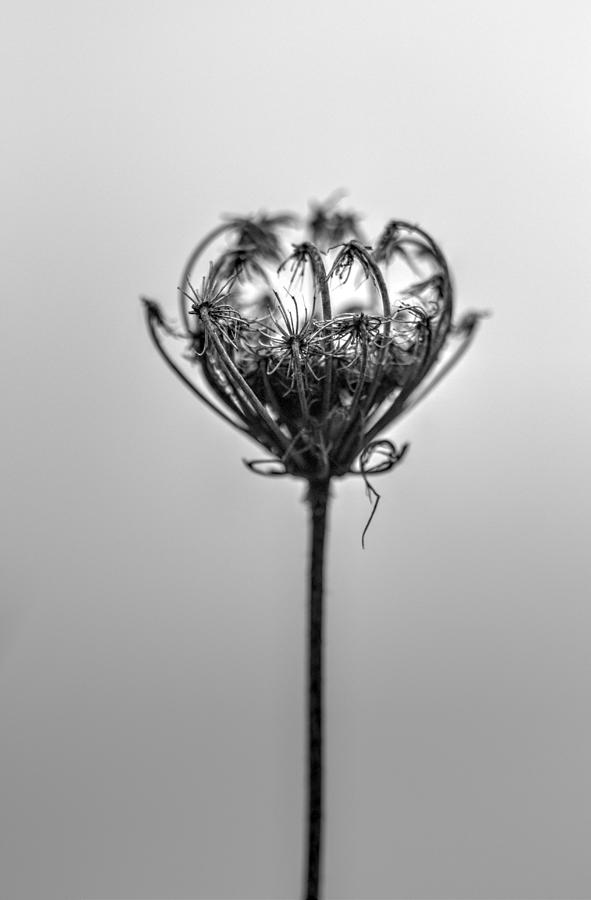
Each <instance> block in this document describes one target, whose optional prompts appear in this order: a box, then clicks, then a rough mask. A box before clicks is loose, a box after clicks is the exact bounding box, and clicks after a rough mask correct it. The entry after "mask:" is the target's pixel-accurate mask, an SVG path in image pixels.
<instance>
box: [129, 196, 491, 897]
mask: <svg viewBox="0 0 591 900" xmlns="http://www.w3.org/2000/svg"><path fill="white" fill-rule="evenodd" d="M297 224H298V220H297V219H296V217H295V216H293V215H291V214H279V215H273V216H269V215H264V214H259V215H256V216H252V217H250V218H229V219H228V220H227V221H225V222H223V223H222V224H221V225H220V226H218V227H217V228H215V229H214V230H213V231H212V232H210V233H209V234H208V235H207V236H206V237H205V238H204V239H203V240H202V241H201V243H200V244H199V245H198V246H197V247H196V248H195V250H194V251H193V253H192V255H191V257H190V258H189V261H188V263H187V265H186V267H185V270H184V272H183V275H182V280H181V285H180V288H179V299H180V313H181V321H182V329H181V330H180V331H179V330H177V329H175V328H173V327H172V326H171V325H170V324H168V322H167V320H166V319H165V317H164V316H163V314H162V312H161V310H160V307H159V306H158V305H157V304H156V303H155V302H154V301H152V300H145V301H144V303H145V311H146V318H147V324H148V328H149V331H150V334H151V336H152V339H153V341H154V343H155V345H156V347H157V348H158V351H159V352H160V353H161V355H162V356H163V358H164V359H165V360H166V362H167V363H168V365H169V366H170V367H171V368H172V369H173V370H174V372H175V373H176V374H177V375H178V376H179V377H180V378H181V380H182V381H183V382H184V383H185V384H186V385H187V387H189V388H190V389H191V390H192V391H193V392H194V393H195V394H196V395H197V397H199V399H200V400H202V401H203V402H204V403H205V404H206V405H207V406H208V407H209V408H210V409H212V410H214V411H215V412H217V413H218V415H219V416H221V418H223V419H224V420H225V421H226V422H228V423H229V424H231V425H232V426H233V427H234V428H235V429H236V430H238V431H240V432H242V433H243V434H245V435H247V436H248V437H250V438H252V439H253V440H254V441H256V442H257V443H258V444H259V445H260V446H261V447H263V448H264V449H265V451H266V452H267V454H268V456H267V457H266V458H264V459H255V460H251V461H248V462H247V463H246V465H247V466H248V467H249V469H251V470H252V471H254V472H257V473H259V474H264V475H269V476H279V475H291V476H293V477H296V478H302V479H304V480H305V481H306V482H307V483H308V490H307V494H306V499H307V502H308V504H309V508H310V526H311V527H310V571H309V619H308V628H309V635H308V794H307V799H308V808H307V829H308V833H307V864H306V876H305V893H304V896H305V897H306V898H307V900H318V897H319V892H320V865H321V838H322V818H323V813H322V759H323V751H322V726H323V714H322V694H323V690H322V678H323V675H322V626H323V576H324V546H325V536H326V523H327V506H328V500H329V488H330V482H331V480H332V479H333V478H339V477H341V476H344V475H348V474H354V475H360V476H361V477H362V478H363V479H364V481H365V484H366V487H367V489H368V493H369V494H370V495H371V496H372V497H373V500H374V503H373V509H372V512H371V515H370V517H369V521H368V523H367V525H369V522H371V519H372V516H373V513H374V512H375V509H376V506H377V502H378V500H379V495H378V494H377V492H376V490H375V488H374V487H373V486H372V485H371V484H370V482H369V480H368V478H369V476H370V475H375V474H379V473H383V472H387V471H389V470H390V469H392V468H393V467H394V466H395V465H397V464H398V463H399V462H400V461H401V460H402V459H403V457H404V455H405V453H406V450H407V447H408V445H407V444H404V445H402V447H400V448H397V447H396V446H395V445H394V444H393V443H392V442H391V441H390V440H388V439H386V438H383V437H380V435H381V434H382V432H383V431H384V430H385V429H386V428H387V427H389V426H390V425H391V424H392V423H393V422H394V421H395V420H396V419H397V418H399V417H400V416H401V415H402V414H403V413H406V412H408V410H409V409H411V408H412V407H413V406H415V405H416V403H417V402H418V401H419V400H421V399H422V398H424V397H425V396H426V394H428V393H429V392H430V390H431V389H432V388H433V387H434V386H435V385H436V384H437V383H438V382H439V381H440V379H441V378H442V377H443V375H444V374H445V373H446V372H447V371H449V369H450V368H451V367H452V365H454V363H455V362H456V361H457V360H458V359H459V358H460V356H461V355H462V354H463V353H464V352H465V350H466V348H467V347H468V345H469V343H470V341H471V340H472V337H473V335H474V332H475V329H476V325H477V324H478V321H479V318H480V314H478V313H474V312H472V313H468V314H467V315H465V316H464V317H463V318H462V319H461V320H460V321H459V322H458V323H457V324H455V325H454V324H453V323H452V314H453V290H452V280H451V276H450V272H449V269H448V265H447V262H446V260H445V257H444V255H443V253H442V252H441V250H440V248H439V247H438V245H437V244H436V243H435V241H434V240H433V239H432V238H431V237H430V236H429V235H428V234H427V232H425V231H423V230H422V229H421V228H419V227H418V226H417V225H413V224H411V223H409V222H404V221H399V220H394V221H391V222H390V223H389V224H388V225H387V226H386V227H385V228H384V230H383V231H382V233H381V235H379V237H378V238H377V240H376V241H375V244H374V245H373V248H372V245H370V244H368V242H367V240H366V238H365V236H364V235H363V233H362V230H361V226H360V224H359V216H358V215H357V214H355V213H353V212H350V211H340V210H339V209H338V208H337V204H336V201H334V200H333V201H329V202H328V203H326V204H322V205H317V206H315V207H313V208H312V211H311V214H310V216H309V218H308V221H307V222H306V223H305V225H304V230H303V234H301V238H300V240H299V241H295V242H294V238H295V237H296V231H295V229H296V227H297ZM289 248H290V249H289ZM205 251H207V253H208V261H209V265H208V268H207V271H205V272H202V273H201V276H200V277H198V274H197V266H198V264H199V263H200V261H201V259H202V257H203V255H204V254H205ZM179 340H180V341H182V342H183V351H184V352H182V353H179V352H178V351H176V352H175V350H174V347H175V344H176V346H178V341H179ZM366 531H367V526H366V528H365V530H364V532H363V536H362V541H363V539H364V537H365V532H366Z"/></svg>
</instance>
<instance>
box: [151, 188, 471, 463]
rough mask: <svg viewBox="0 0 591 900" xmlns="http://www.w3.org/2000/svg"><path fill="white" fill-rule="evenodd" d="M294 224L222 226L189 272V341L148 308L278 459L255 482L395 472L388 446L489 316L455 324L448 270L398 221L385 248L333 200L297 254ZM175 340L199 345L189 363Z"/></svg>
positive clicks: (199, 390)
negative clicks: (398, 422) (393, 430)
mask: <svg viewBox="0 0 591 900" xmlns="http://www.w3.org/2000/svg"><path fill="white" fill-rule="evenodd" d="M295 227H296V219H295V217H294V216H292V215H286V214H280V215H275V216H268V215H262V214H261V215H257V216H253V217H252V218H233V219H229V220H228V221H226V222H224V223H223V224H222V225H220V226H218V227H217V228H216V229H214V231H212V232H211V233H210V234H208V235H207V236H206V237H205V239H204V240H203V241H202V242H201V243H200V244H199V245H198V246H197V247H196V248H195V250H194V252H193V253H192V255H191V257H190V259H189V261H188V263H187V265H186V267H185V270H184V272H183V276H182V283H181V286H180V288H179V297H180V310H181V318H182V323H183V332H182V333H181V334H179V333H178V332H177V331H175V330H173V329H172V328H171V327H170V326H169V325H168V324H167V323H166V320H165V319H164V317H163V315H162V313H161V312H160V309H159V307H158V305H157V304H156V303H154V302H153V301H151V300H146V301H145V304H146V313H147V319H148V325H149V328H150V332H151V335H152V337H153V339H154V341H155V343H156V345H157V347H158V349H159V351H160V352H161V353H162V355H163V356H164V358H165V359H166V361H167V362H168V364H169V365H170V366H171V367H172V368H173V369H174V371H175V372H176V373H177V374H178V375H179V376H180V377H181V379H182V380H183V381H184V382H185V383H186V384H187V385H188V386H189V387H190V388H191V389H192V390H193V391H194V393H195V394H197V396H198V397H200V399H201V400H203V401H204V402H205V403H206V404H207V405H208V406H209V407H210V408H211V409H213V410H215V411H216V412H217V413H218V414H219V415H220V416H222V418H224V419H225V420H226V421H228V422H230V423H231V424H232V425H234V426H235V427H236V428H237V429H238V430H240V431H242V432H245V433H246V434H248V435H250V436H251V437H252V438H254V440H255V441H257V442H258V443H259V444H260V445H262V446H263V447H264V448H265V449H266V450H267V451H268V453H269V454H270V455H271V458H270V460H266V461H263V460H255V461H253V462H250V463H248V465H249V466H250V467H251V468H253V469H255V471H263V472H264V473H265V474H284V473H288V474H291V475H295V476H300V477H303V478H306V479H308V480H323V479H328V478H330V477H333V476H341V475H344V474H346V473H348V472H356V473H361V474H364V475H365V474H366V473H367V472H370V471H374V472H376V471H385V470H386V469H389V468H391V467H392V466H393V465H394V464H395V463H396V462H398V461H399V460H400V459H401V458H402V455H403V453H404V451H405V449H406V446H404V447H403V448H402V449H401V450H400V451H397V450H396V448H395V447H394V445H393V444H392V443H391V442H390V441H386V440H383V439H382V440H379V439H378V436H379V435H380V433H381V432H382V431H383V430H384V429H385V428H386V427H388V426H389V425H390V424H391V423H392V422H393V421H394V420H395V419H396V418H398V417H399V416H400V415H401V414H402V413H404V412H406V411H407V410H408V409H410V408H411V407H412V406H414V405H415V404H416V403H417V402H418V400H420V399H421V398H422V397H424V396H425V394H426V393H428V392H429V391H430V390H431V388H432V387H433V386H434V385H435V384H436V383H437V382H438V381H439V380H440V378H441V377H442V376H443V375H444V374H445V372H447V371H448V370H449V368H450V367H451V366H452V365H453V363H454V362H455V361H457V359H458V358H459V357H460V356H461V354H462V353H463V352H464V351H465V349H466V347H467V346H468V343H469V341H470V340H471V337H472V334H473V332H474V327H475V325H476V324H477V321H478V318H479V316H478V314H476V313H470V314H468V315H467V316H465V317H464V319H463V320H462V322H461V323H460V324H459V325H457V326H455V327H454V326H453V325H452V312H453V292H452V282H451V277H450V273H449V269H448V266H447V262H446V260H445V257H444V256H443V253H442V252H441V250H440V249H439V247H438V246H437V244H436V243H435V241H434V240H433V239H432V238H431V237H430V236H429V235H428V234H427V233H426V232H425V231H423V230H422V229H421V228H419V227H418V226H416V225H412V224H410V223H408V222H404V221H398V220H395V221H391V222H390V223H389V224H388V225H387V226H386V228H385V229H384V230H383V231H382V233H381V234H380V235H379V237H378V238H377V240H376V242H375V244H374V245H373V247H372V246H370V245H369V244H368V243H367V240H366V238H365V236H364V235H363V233H362V231H361V228H360V225H359V218H358V216H357V215H355V214H353V213H350V212H340V211H337V210H336V209H335V207H334V205H333V204H331V203H329V204H326V205H324V206H317V207H315V208H314V209H313V210H312V214H311V216H310V218H309V221H308V222H307V224H306V229H307V231H305V233H304V234H303V235H302V237H303V240H301V241H300V242H296V243H294V242H293V237H294V229H295ZM206 251H207V253H208V259H209V260H212V261H210V262H209V267H208V269H207V271H206V272H205V274H203V275H202V277H201V278H200V279H198V277H197V274H196V273H197V265H198V263H199V262H200V260H201V259H202V257H203V255H204V254H205V252H206ZM173 337H176V338H178V337H181V338H183V339H184V340H185V341H186V352H185V354H184V355H183V358H184V360H185V366H183V362H182V361H181V359H179V358H178V356H175V355H173V352H172V351H171V349H170V346H169V345H170V341H169V340H168V339H169V338H173ZM452 337H453V338H456V339H458V341H459V342H458V341H456V343H455V346H452V341H451V340H450V339H451V338H452ZM444 351H445V355H444ZM187 360H188V361H189V362H191V363H193V364H194V366H195V367H196V368H197V369H198V372H197V377H196V376H195V372H194V371H190V368H191V367H190V366H189V367H187V365H186V362H187ZM187 368H188V369H189V371H188V370H187Z"/></svg>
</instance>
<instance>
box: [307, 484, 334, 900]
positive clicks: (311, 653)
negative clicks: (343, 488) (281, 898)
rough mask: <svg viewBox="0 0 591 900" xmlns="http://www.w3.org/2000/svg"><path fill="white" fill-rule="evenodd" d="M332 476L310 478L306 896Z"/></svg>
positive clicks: (318, 790) (311, 865)
mask: <svg viewBox="0 0 591 900" xmlns="http://www.w3.org/2000/svg"><path fill="white" fill-rule="evenodd" d="M329 490H330V479H329V478H327V479H324V480H322V481H310V483H309V490H308V495H307V498H306V499H307V502H308V503H309V506H310V584H309V609H308V797H307V802H308V807H307V870H306V883H305V893H304V900H320V874H321V863H322V819H323V813H322V725H323V716H322V681H323V679H322V643H323V641H322V630H323V628H322V626H323V586H324V547H325V536H326V523H327V507H328V499H329Z"/></svg>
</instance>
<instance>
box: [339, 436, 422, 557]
mask: <svg viewBox="0 0 591 900" xmlns="http://www.w3.org/2000/svg"><path fill="white" fill-rule="evenodd" d="M409 446H410V445H409V444H403V445H402V447H401V448H400V450H398V449H397V448H396V445H395V444H393V443H392V441H388V440H385V439H382V440H379V441H372V442H371V443H370V444H368V445H367V447H364V449H363V450H362V451H361V454H360V456H359V468H358V469H354V468H351V469H349V474H351V475H361V477H362V478H363V481H364V483H365V490H366V493H367V496H368V498H369V500H370V502H371V503H372V509H371V513H370V514H369V518H368V520H367V522H366V524H365V528H364V529H363V533H362V535H361V546H362V547H363V549H365V535H366V534H367V531H368V529H369V526H370V525H371V523H372V521H373V517H374V516H375V514H376V511H377V508H378V505H379V502H380V500H381V494H378V492H377V491H376V489H375V488H374V486H373V485H372V484H371V483H370V481H369V478H368V477H367V476H368V475H382V474H383V473H384V472H389V471H390V469H393V468H394V466H396V465H398V463H399V462H401V461H402V459H403V458H404V456H405V455H406V452H407V450H408V448H409ZM373 456H377V457H378V459H377V460H376V461H375V462H372V457H373Z"/></svg>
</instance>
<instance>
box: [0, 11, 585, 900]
mask: <svg viewBox="0 0 591 900" xmlns="http://www.w3.org/2000/svg"><path fill="white" fill-rule="evenodd" d="M1 40H2V44H3V49H2V54H1V57H0V59H1V62H0V65H2V67H3V69H4V73H3V74H2V78H1V80H0V83H1V85H2V87H1V90H2V93H3V95H4V103H3V109H4V114H3V115H4V129H3V131H4V137H3V139H2V149H1V153H2V166H1V178H2V197H3V201H2V213H3V214H2V217H1V218H2V224H1V229H2V234H1V242H2V321H3V325H2V354H1V356H0V366H1V369H2V371H1V379H2V380H1V384H2V393H3V395H4V396H3V403H4V405H3V416H4V423H5V426H6V433H5V436H4V438H3V465H2V475H3V486H2V493H3V513H2V515H3V535H2V551H3V552H2V556H3V568H4V573H3V595H2V601H1V606H0V622H1V642H0V716H1V722H2V743H1V750H0V757H1V765H0V783H1V796H2V805H1V811H0V817H1V828H2V841H1V851H0V852H1V854H2V860H1V865H0V872H1V874H0V885H1V890H0V895H1V896H2V898H6V900H62V898H68V900H69V898H73V900H80V898H85V900H90V898H109V900H114V898H134V900H137V898H146V900H147V898H167V900H179V898H200V900H203V898H215V900H221V898H240V900H251V898H253V900H254V898H294V897H295V896H297V895H298V891H299V881H300V868H301V864H300V862H301V843H302V815H303V809H302V786H303V714H304V707H303V684H304V673H303V659H304V624H305V617H304V603H303V588H304V566H305V508H304V506H303V505H302V503H301V500H302V488H301V485H300V484H298V483H295V482H290V481H288V480H277V481H271V480H264V479H261V478H256V477H254V476H252V475H250V474H249V473H248V472H247V471H246V470H245V469H244V467H243V466H242V464H241V462H240V459H241V457H244V456H245V457H252V456H257V455H259V451H258V450H257V449H256V448H255V447H254V446H252V445H250V444H249V443H248V442H247V441H243V440H242V439H241V438H240V437H237V436H235V435H234V433H232V432H231V431H230V430H229V429H228V428H227V427H225V426H224V423H223V422H220V421H218V420H217V419H215V418H214V417H212V416H211V415H209V414H208V411H207V410H206V409H204V408H202V407H200V406H199V404H198V403H197V402H196V401H194V400H193V399H192V398H191V396H190V395H189V394H188V392H187V391H185V390H184V389H183V388H182V386H181V385H180V384H179V383H177V382H176V381H175V379H174V378H173V376H172V375H170V374H169V373H168V372H167V371H166V370H165V368H164V366H163V365H162V363H161V362H160V361H159V360H158V358H157V357H156V354H155V353H154V351H153V349H152V348H151V346H150V345H149V341H148V338H147V336H146V333H145V329H144V324H143V320H142V313H141V309H140V305H139V303H138V296H139V295H140V294H141V293H146V294H149V295H150V296H153V297H157V298H159V299H160V300H161V301H162V302H163V303H164V304H165V305H166V306H167V308H168V309H169V310H170V312H171V314H172V313H173V312H174V309H175V297H176V295H175V291H176V286H177V284H178V280H179V273H180V270H181V268H182V265H183V263H184V261H185V258H186V256H187V254H188V253H189V251H190V250H191V248H192V246H193V244H194V243H195V242H196V241H197V240H198V239H199V237H200V236H201V235H202V234H203V233H204V232H205V231H206V230H207V229H208V228H209V227H211V226H212V225H213V224H215V223H217V221H218V220H219V214H220V213H223V212H230V213H236V214H245V213H249V212H256V211H257V210H259V209H268V210H277V209H284V208H293V209H295V210H298V211H304V210H305V208H306V204H307V202H308V201H309V200H312V199H323V198H324V197H326V196H327V195H328V194H329V193H330V192H331V191H332V190H334V189H335V188H339V187H345V188H347V189H348V191H349V196H350V203H351V204H352V205H354V206H356V207H358V208H359V209H361V210H362V211H364V212H365V213H366V214H367V217H366V220H365V222H366V225H367V227H368V229H369V231H370V233H372V234H375V233H377V231H378V230H379V228H380V226H381V225H382V224H383V222H384V221H385V219H387V218H388V217H391V216H397V217H401V218H410V219H411V220H413V221H417V222H420V223H421V224H422V225H423V226H424V227H426V228H427V229H428V230H430V231H431V232H432V233H433V234H434V236H435V237H436V238H437V239H438V240H439V241H440V242H441V244H442V246H443V248H444V250H445V252H446V253H447V254H448V256H449V259H450V261H451V264H452V267H453V270H454V273H455V277H456V283H457V286H458V305H459V309H460V310H462V309H467V308H470V307H476V308H479V309H490V310H493V311H494V317H493V318H490V319H488V320H486V322H485V323H484V326H483V328H482V332H481V334H480V335H479V337H478V340H477V343H476V344H475V346H474V347H473V348H472V349H471V351H470V353H469V355H468V356H467V357H466V358H465V360H464V361H463V362H462V364H461V366H460V367H459V368H458V369H457V370H456V371H454V373H453V375H451V376H450V377H449V378H448V379H447V380H446V382H445V383H444V384H443V385H442V386H441V387H440V389H438V391H437V393H436V394H433V395H431V397H430V398H429V399H428V400H427V401H425V403H424V405H423V406H421V407H420V408H419V409H417V410H416V411H415V412H414V413H413V414H412V415H411V416H409V417H408V418H407V419H404V420H402V421H401V422H400V424H399V425H397V427H396V428H395V429H394V430H393V432H392V433H391V434H390V436H391V437H393V438H394V439H395V440H398V441H404V440H408V441H410V442H411V444H412V446H411V451H410V453H409V455H408V457H407V459H406V461H405V463H404V465H403V466H401V467H400V468H399V469H398V470H397V471H396V472H394V473H392V474H391V475H389V476H386V477H384V478H382V479H381V480H379V482H378V480H377V479H376V487H378V489H379V490H380V491H381V492H382V495H383V499H382V504H381V506H380V509H379V511H378V515H377V517H376V519H375V521H374V524H373V526H372V529H371V531H370V534H369V538H368V547H367V549H366V551H365V552H362V551H361V548H360V535H361V530H362V528H363V525H364V523H365V520H366V517H367V514H368V504H367V499H366V497H365V495H364V491H363V485H362V484H361V483H360V482H359V481H355V480H350V481H347V482H340V483H338V484H337V485H336V488H335V492H334V493H335V501H334V508H333V511H332V512H333V517H332V533H331V539H330V564H329V572H328V576H329V591H328V622H327V628H328V646H327V665H328V686H327V702H328V745H327V753H328V760H329V768H328V783H327V824H328V839H327V852H326V869H325V871H326V880H325V884H326V897H327V898H329V900H333V898H342V900H366V898H381V900H384V898H388V900H390V898H427V897H432V898H455V900H463V898H492V897H495V898H518V897H519V898H567V897H572V898H575V897H576V898H589V897H591V863H590V862H589V832H590V826H591V776H590V774H589V758H590V755H591V724H590V719H589V705H590V701H591V681H590V679H591V607H590V605H589V591H588V587H589V581H590V578H589V576H590V565H589V547H588V532H589V490H588V459H589V439H590V433H591V430H590V424H589V415H588V404H589V392H588V388H589V382H590V375H591V366H590V363H589V350H588V342H589V328H590V325H591V322H590V319H589V311H588V310H589V293H590V288H591V283H590V282H591V279H590V276H589V224H590V223H589V213H590V211H591V202H590V201H591V197H590V179H589V153H590V150H591V134H590V125H591V121H590V116H589V108H588V103H589V97H588V94H589V83H590V76H591V71H590V69H591V66H590V64H589V55H590V53H589V51H590V40H591V5H589V4H588V3H586V2H561V3H558V2H556V3H548V2H515V0H513V2H511V3H509V2H505V3H500V4H499V3H477V2H467V0H466V2H459V0H451V2H417V0H413V2H407V3H400V2H385V0H383V2H367V0H365V2H363V3H361V2H348V0H339V2H337V0H330V2H320V3H318V4H314V3H312V2H309V0H299V2H297V3H286V2H263V0H250V2H248V3H238V2H235V3H232V2H227V0H216V2H215V3H213V2H188V0H185V2H181V0H171V2H166V3H155V2H143V3H140V2H133V0H118V2H117V3H115V2H106V3H98V2H82V3H80V2H65V0H56V2H52V3H41V2H29V3H26V2H24V3H20V4H16V3H11V4H8V5H7V6H5V8H4V12H3V14H2V38H1Z"/></svg>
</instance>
